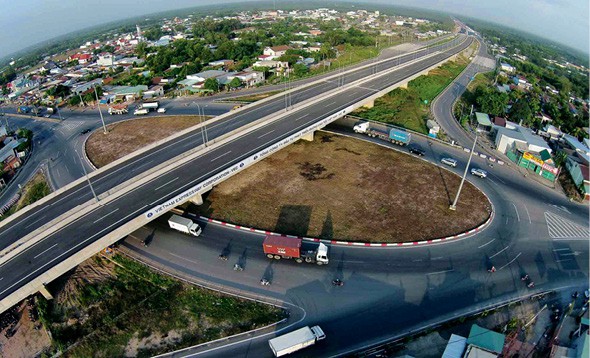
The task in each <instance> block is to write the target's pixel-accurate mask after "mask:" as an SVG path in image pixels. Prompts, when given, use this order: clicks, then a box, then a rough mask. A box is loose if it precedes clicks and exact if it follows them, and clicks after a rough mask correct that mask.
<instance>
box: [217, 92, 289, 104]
mask: <svg viewBox="0 0 590 358" xmlns="http://www.w3.org/2000/svg"><path fill="white" fill-rule="evenodd" d="M281 92H282V91H271V92H264V93H260V94H253V95H250V96H242V97H233V98H229V100H231V101H238V102H248V103H252V102H256V101H260V100H263V99H265V98H268V97H270V96H274V95H275V94H277V93H281Z"/></svg>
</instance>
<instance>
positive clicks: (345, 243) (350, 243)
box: [199, 193, 494, 247]
mask: <svg viewBox="0 0 590 358" xmlns="http://www.w3.org/2000/svg"><path fill="white" fill-rule="evenodd" d="M484 195H485V193H484ZM486 198H487V195H486ZM488 201H489V198H488ZM490 203H491V202H490ZM199 218H200V219H201V220H204V221H207V222H210V223H215V224H218V225H221V226H227V227H231V228H234V229H238V230H244V231H250V232H256V233H259V234H265V235H275V236H283V237H293V238H297V239H302V240H305V241H313V242H323V243H326V244H331V245H343V246H365V247H398V246H417V245H428V244H437V243H441V242H447V241H452V240H456V239H460V238H463V237H466V236H468V235H471V234H474V233H476V232H479V231H481V230H483V229H485V227H487V226H488V225H489V224H490V222H491V221H492V220H493V219H494V211H493V210H492V213H491V214H490V216H489V217H488V219H487V220H486V221H485V222H484V223H483V224H481V225H480V226H478V227H476V228H474V229H471V230H469V231H466V232H464V233H461V234H457V235H453V236H447V237H443V238H440V239H432V240H423V241H413V242H398V243H388V242H380V243H369V242H354V241H339V240H322V239H318V238H313V237H304V236H295V235H285V234H279V233H276V232H272V231H266V230H260V229H255V228H251V227H245V226H241V225H235V224H230V223H226V222H224V221H220V220H215V219H211V218H208V217H206V216H199Z"/></svg>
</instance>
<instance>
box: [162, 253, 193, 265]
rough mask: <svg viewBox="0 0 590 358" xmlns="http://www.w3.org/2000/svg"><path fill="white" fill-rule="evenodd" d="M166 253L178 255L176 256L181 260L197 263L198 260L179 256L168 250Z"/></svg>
mask: <svg viewBox="0 0 590 358" xmlns="http://www.w3.org/2000/svg"><path fill="white" fill-rule="evenodd" d="M168 254H170V255H172V256H174V257H178V258H179V259H181V260H185V261H188V262H192V263H194V264H198V263H199V262H197V261H194V260H191V259H187V258H186V257H182V256H180V255H176V254H174V253H172V252H168Z"/></svg>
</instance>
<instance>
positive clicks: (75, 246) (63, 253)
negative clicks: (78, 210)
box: [0, 205, 148, 295]
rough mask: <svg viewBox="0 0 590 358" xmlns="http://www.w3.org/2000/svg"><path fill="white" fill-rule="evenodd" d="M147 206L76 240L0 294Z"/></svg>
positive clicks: (145, 206)
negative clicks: (85, 237)
mask: <svg viewBox="0 0 590 358" xmlns="http://www.w3.org/2000/svg"><path fill="white" fill-rule="evenodd" d="M147 207H148V205H144V206H142V207H141V208H139V209H137V210H135V211H134V212H132V213H131V214H129V215H127V216H125V217H124V218H122V219H121V220H119V221H117V222H115V223H112V224H111V225H109V226H107V227H105V228H103V229H102V230H101V231H99V232H97V233H96V234H94V235H92V236H90V237H89V238H87V239H86V240H83V241H80V242H78V243H77V244H76V245H74V246H72V247H70V248H69V249H68V250H66V251H64V252H62V253H61V254H59V255H57V256H56V257H54V258H53V259H51V260H50V261H49V262H47V263H45V264H44V265H42V266H41V267H39V268H38V269H36V270H34V271H31V272H29V274H28V275H26V276H25V277H23V278H21V279H20V280H18V281H16V282H15V283H13V284H12V285H10V286H8V287H7V288H5V289H4V290H3V291H2V292H0V295H3V294H4V293H6V292H7V291H8V290H11V289H12V288H13V287H14V286H16V285H18V284H20V283H21V282H23V281H25V280H27V279H28V278H29V277H31V276H32V275H34V274H36V273H37V272H38V271H40V270H42V269H44V268H45V267H46V266H49V265H51V264H52V263H53V262H54V261H57V260H59V259H61V258H62V256H65V255H67V254H69V253H70V252H71V251H73V250H76V249H78V247H80V246H81V245H84V244H85V243H87V242H88V241H90V240H92V239H94V238H95V237H96V236H98V235H102V233H103V232H105V231H107V230H110V228H112V227H113V226H115V225H119V223H120V222H121V221H124V220H127V218H129V217H131V216H133V215H136V214H137V213H139V212H140V211H142V210H145V208H147ZM80 219H82V218H80Z"/></svg>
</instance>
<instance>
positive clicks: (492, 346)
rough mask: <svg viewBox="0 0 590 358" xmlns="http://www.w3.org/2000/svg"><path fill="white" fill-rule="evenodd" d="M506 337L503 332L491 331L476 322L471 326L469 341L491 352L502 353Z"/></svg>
mask: <svg viewBox="0 0 590 358" xmlns="http://www.w3.org/2000/svg"><path fill="white" fill-rule="evenodd" d="M505 339H506V337H505V336H504V335H503V334H500V333H497V332H494V331H490V330H489V329H486V328H483V327H480V326H478V325H476V324H474V325H472V326H471V331H470V332H469V338H467V343H468V344H472V345H474V346H476V347H479V348H483V349H485V350H487V351H490V352H494V353H502V350H503V349H504V340H505Z"/></svg>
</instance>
